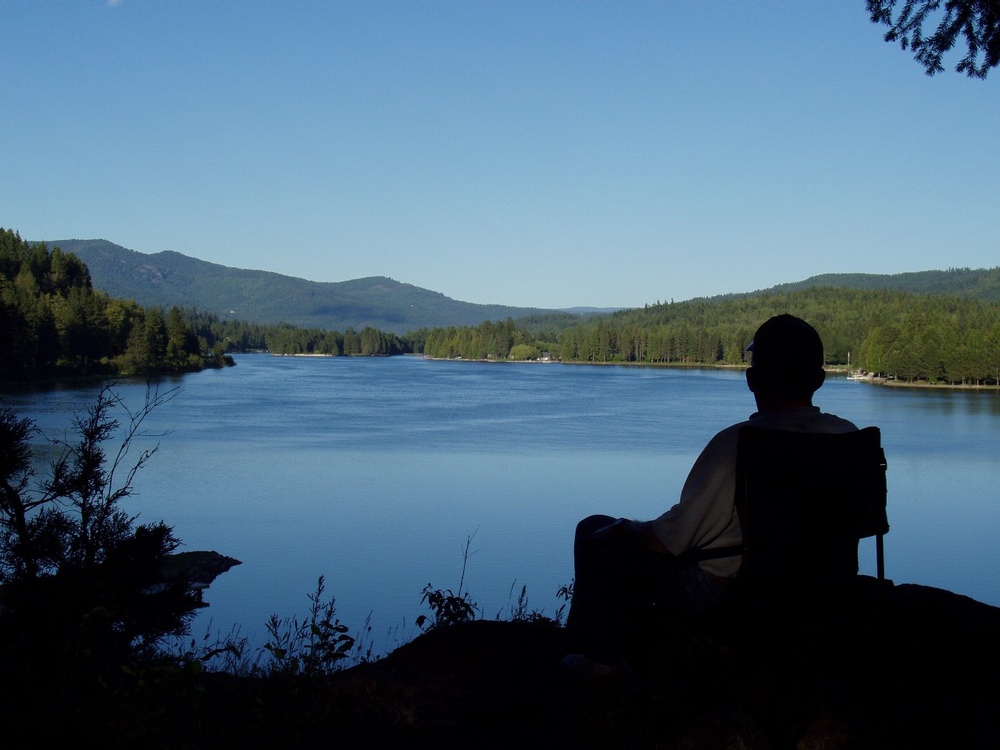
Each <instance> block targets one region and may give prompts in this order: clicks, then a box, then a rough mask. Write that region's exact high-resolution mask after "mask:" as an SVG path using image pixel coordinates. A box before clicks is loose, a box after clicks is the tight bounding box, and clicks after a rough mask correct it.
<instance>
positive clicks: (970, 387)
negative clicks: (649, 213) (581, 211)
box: [273, 353, 1000, 392]
mask: <svg viewBox="0 0 1000 750" xmlns="http://www.w3.org/2000/svg"><path fill="white" fill-rule="evenodd" d="M273 356H275V357H335V356H343V355H335V354H317V353H309V354H274V355H273ZM403 356H406V355H403ZM411 356H419V357H423V358H424V359H432V360H436V361H439V362H489V363H502V364H512V365H517V364H524V365H530V364H546V365H547V364H558V365H598V366H600V365H608V366H618V367H664V368H683V369H690V370H745V369H746V368H747V365H732V364H708V363H705V362H563V361H562V360H558V359H517V360H510V359H465V358H463V357H429V356H427V355H423V354H418V355H411ZM824 369H825V370H826V371H827V372H828V373H832V374H835V375H845V376H846V375H850V374H851V372H852V370H849V369H848V368H847V367H844V366H843V365H831V366H829V367H825V368H824ZM854 380H855V381H856V382H858V383H868V384H870V385H884V386H887V387H889V388H936V389H943V390H964V391H998V392H1000V383H996V384H993V385H977V384H975V383H928V382H927V381H925V380H917V381H907V380H896V379H894V378H882V377H869V376H859V377H857V378H855V379H854Z"/></svg>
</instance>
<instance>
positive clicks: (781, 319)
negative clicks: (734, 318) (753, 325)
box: [747, 314, 826, 405]
mask: <svg viewBox="0 0 1000 750" xmlns="http://www.w3.org/2000/svg"><path fill="white" fill-rule="evenodd" d="M748 350H749V351H750V352H751V354H752V362H751V366H750V369H749V370H747V384H748V385H749V386H750V390H751V391H753V393H754V395H755V396H756V397H757V401H758V405H760V402H761V399H762V398H763V399H765V400H766V401H768V402H773V401H778V402H783V403H803V402H804V403H811V400H812V394H813V393H814V392H815V391H816V389H818V388H819V387H820V386H821V385H823V380H824V379H825V377H826V373H825V372H824V371H823V342H822V341H820V338H819V334H818V333H816V329H815V328H813V327H812V326H811V325H809V324H808V323H806V322H805V321H804V320H802V319H801V318H796V317H795V316H793V315H787V314H786V315H776V316H775V317H773V318H771V319H770V320H768V321H766V322H765V323H764V324H763V325H761V327H760V328H758V329H757V333H755V334H754V337H753V342H752V343H751V344H750V346H749V347H748Z"/></svg>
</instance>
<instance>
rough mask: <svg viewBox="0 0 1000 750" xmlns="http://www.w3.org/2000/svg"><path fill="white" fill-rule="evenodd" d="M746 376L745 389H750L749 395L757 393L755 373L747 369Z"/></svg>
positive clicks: (750, 368)
mask: <svg viewBox="0 0 1000 750" xmlns="http://www.w3.org/2000/svg"><path fill="white" fill-rule="evenodd" d="M746 376H747V388H749V389H750V392H751V393H756V392H757V383H758V381H757V371H756V370H754V369H753V367H748V368H747V371H746Z"/></svg>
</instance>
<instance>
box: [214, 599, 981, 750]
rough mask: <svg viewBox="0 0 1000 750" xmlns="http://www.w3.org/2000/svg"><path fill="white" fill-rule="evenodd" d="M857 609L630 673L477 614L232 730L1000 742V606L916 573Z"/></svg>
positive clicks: (499, 739) (368, 736)
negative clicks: (604, 670) (840, 625)
mask: <svg viewBox="0 0 1000 750" xmlns="http://www.w3.org/2000/svg"><path fill="white" fill-rule="evenodd" d="M855 615H857V616H856V617H853V618H852V621H853V622H854V623H855V626H854V629H853V631H852V632H851V633H848V634H847V635H848V636H849V637H847V638H845V639H843V640H842V641H839V642H838V643H837V644H835V647H834V648H833V649H832V650H824V649H825V648H826V645H828V644H826V645H823V644H815V645H816V648H817V649H818V650H816V651H814V650H812V646H810V645H808V644H805V645H804V646H803V644H793V643H792V642H791V641H790V640H789V639H787V638H786V637H785V635H784V634H782V633H776V634H775V635H776V637H775V638H773V639H771V640H768V639H767V638H763V639H762V640H761V641H760V643H758V644H757V645H758V646H762V647H755V646H754V644H753V643H747V640H746V639H743V640H742V642H741V639H740V638H739V637H736V638H735V639H730V638H728V637H726V636H725V634H720V633H704V632H703V633H692V632H685V631H684V629H680V630H677V631H675V632H672V633H670V634H665V635H664V637H663V639H662V641H661V642H660V643H659V644H658V646H657V648H656V649H654V652H655V653H651V657H650V660H649V661H648V662H647V663H645V664H643V665H639V666H638V667H637V668H636V675H635V677H636V679H635V680H634V681H629V680H625V681H623V680H608V681H603V680H584V681H580V680H579V679H576V678H574V677H572V676H570V675H567V674H566V673H565V672H564V671H563V670H562V669H561V667H560V661H561V659H562V657H563V656H564V655H565V653H566V652H567V649H569V648H570V643H569V640H568V637H567V633H566V631H565V630H564V629H562V628H559V627H557V626H554V625H553V624H551V623H545V622H489V621H477V622H472V623H466V624H463V625H458V626H453V627H450V628H444V629H440V630H433V631H431V632H428V633H426V634H424V635H421V636H420V637H418V638H417V639H415V640H414V641H412V642H411V643H408V644H406V645H404V646H402V647H400V648H399V649H397V650H396V651H395V652H393V653H392V654H390V655H389V656H387V657H385V658H383V659H381V660H379V661H377V662H374V663H371V664H363V665H360V666H357V667H354V668H351V669H348V670H345V671H343V672H340V673H337V674H335V675H334V676H332V677H327V678H322V679H321V680H316V681H313V682H310V683H308V687H306V686H305V685H304V684H303V683H301V682H298V683H290V682H289V683H280V682H278V683H273V682H272V683H268V684H263V683H262V684H260V685H257V686H256V687H255V688H254V689H253V690H248V689H247V686H246V684H243V685H242V688H241V689H242V690H243V691H244V692H243V693H242V694H241V695H242V698H240V699H239V700H244V701H246V704H245V705H238V704H233V703H227V706H226V713H228V714H230V715H233V714H235V715H242V716H254V717H256V719H255V722H254V723H253V724H252V725H251V724H248V723H247V722H246V721H243V722H240V724H239V726H237V727H232V726H230V730H229V731H228V732H227V734H226V736H227V738H228V739H229V740H236V741H237V742H239V743H241V744H245V746H258V747H262V746H265V745H267V744H269V743H273V742H276V741H279V740H280V741H284V742H289V741H294V742H296V743H297V744H298V745H299V746H301V747H319V746H323V747H325V746H328V743H331V742H334V740H335V743H334V744H336V745H337V746H338V747H360V746H365V747H376V746H382V747H390V746H391V747H435V748H442V747H510V746H521V745H525V746H541V747H609V748H626V747H627V748H713V749H716V748H780V747H794V748H803V749H805V748H817V749H818V748H824V749H825V748H867V747H872V748H886V747H887V748H896V747H900V748H910V747H961V748H986V747H996V746H998V743H1000V715H998V714H1000V712H998V710H997V708H998V707H1000V680H998V679H997V675H998V674H1000V644H998V640H997V634H998V633H1000V609H998V608H995V607H991V606H987V605H985V604H982V603H980V602H976V601H974V600H972V599H969V598H967V597H962V596H958V595H956V594H953V593H950V592H947V591H942V590H940V589H934V588H929V587H926V586H917V585H911V584H906V585H897V586H889V587H888V588H886V589H885V590H884V591H883V592H882V593H880V595H879V603H878V607H877V609H868V610H865V611H859V612H857V613H855ZM788 624H789V626H794V625H795V623H788ZM792 630H794V627H793V628H792ZM821 645H822V646H823V648H820V646H821ZM786 646H787V648H786ZM793 646H794V647H793ZM229 687H230V688H232V687H233V683H232V682H230V683H229ZM215 695H216V696H217V697H218V695H220V693H218V692H216V693H215ZM228 695H229V697H230V699H232V698H233V696H234V695H235V694H234V693H228ZM251 726H252V729H251Z"/></svg>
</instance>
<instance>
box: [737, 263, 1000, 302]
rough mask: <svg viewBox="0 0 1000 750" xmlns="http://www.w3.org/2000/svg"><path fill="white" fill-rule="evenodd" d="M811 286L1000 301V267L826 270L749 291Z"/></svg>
mask: <svg viewBox="0 0 1000 750" xmlns="http://www.w3.org/2000/svg"><path fill="white" fill-rule="evenodd" d="M814 286H826V287H835V288H844V289H888V290H889V291H893V292H914V293H916V294H943V295H948V296H951V297H964V298H968V299H977V300H980V301H982V302H1000V267H995V268H980V269H970V268H949V269H948V270H947V271H913V272H911V273H896V274H871V273H828V274H822V275H820V276H810V277H809V278H808V279H806V280H805V281H796V282H793V283H789V284H779V285H778V286H773V287H771V288H769V289H764V290H761V291H759V292H753V294H780V293H783V292H797V291H803V290H805V289H809V288H810V287H814Z"/></svg>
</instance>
